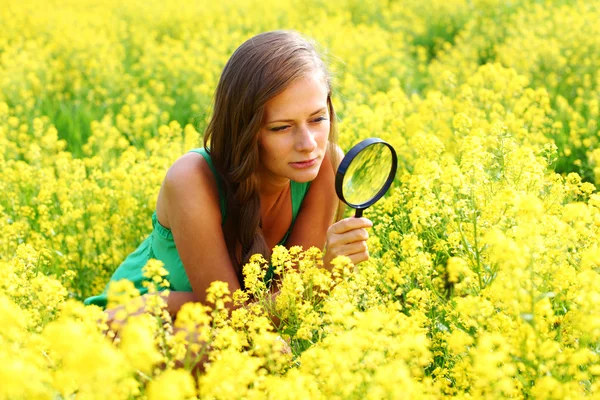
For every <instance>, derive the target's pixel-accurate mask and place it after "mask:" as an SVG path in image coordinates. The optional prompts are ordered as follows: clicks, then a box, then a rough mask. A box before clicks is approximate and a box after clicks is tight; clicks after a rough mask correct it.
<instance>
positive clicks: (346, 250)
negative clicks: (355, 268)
mask: <svg viewBox="0 0 600 400" xmlns="http://www.w3.org/2000/svg"><path fill="white" fill-rule="evenodd" d="M368 249H369V247H368V246H367V242H365V241H364V240H361V241H357V242H352V243H348V244H345V245H343V246H342V247H341V248H340V250H339V254H343V255H348V256H350V255H352V254H357V253H363V252H365V251H367V250H368Z"/></svg>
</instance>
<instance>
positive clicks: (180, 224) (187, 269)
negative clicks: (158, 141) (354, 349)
mask: <svg viewBox="0 0 600 400" xmlns="http://www.w3.org/2000/svg"><path fill="white" fill-rule="evenodd" d="M335 141H336V130H335V112H334V109H333V105H332V103H331V83H330V75H329V74H328V71H327V69H326V67H325V65H324V63H323V61H322V60H321V58H320V57H319V56H318V54H317V53H316V51H315V49H314V48H313V46H312V45H311V44H310V43H309V42H308V41H307V40H305V39H304V38H302V37H301V36H300V35H299V34H297V33H295V32H290V31H273V32H266V33H262V34H259V35H257V36H255V37H253V38H251V39H249V40H247V41H246V42H245V43H243V44H242V45H241V46H240V47H239V48H238V49H237V50H236V51H235V52H234V53H233V55H232V56H231V58H230V59H229V61H228V62H227V64H226V66H225V68H224V70H223V73H222V75H221V78H220V81H219V84H218V86H217V90H216V94H215V107H214V113H213V116H212V119H211V121H210V123H209V124H208V126H207V128H206V132H205V138H204V148H200V149H195V150H192V151H190V152H188V153H187V154H185V155H183V156H182V157H181V158H179V159H178V160H177V161H175V163H174V164H173V165H172V166H171V167H170V168H169V170H168V172H167V174H166V177H165V179H164V182H163V184H162V187H161V189H160V192H159V195H158V199H157V204H156V211H155V213H154V215H153V216H152V223H153V228H154V229H153V231H152V233H151V234H150V236H149V237H148V238H147V239H146V240H145V241H144V242H143V243H142V244H141V245H140V246H139V247H138V249H137V250H136V251H135V252H134V253H132V254H131V255H130V256H129V257H128V258H127V259H126V260H125V261H124V262H123V264H121V266H120V267H119V268H118V269H117V270H116V271H115V273H114V275H113V277H112V278H111V280H119V279H130V280H132V281H133V282H134V284H135V285H136V287H137V288H138V289H139V290H140V292H141V293H142V294H144V293H145V290H146V289H145V288H144V287H143V286H142V282H143V281H144V279H145V278H143V276H142V271H141V270H142V267H143V266H144V265H145V264H146V262H147V261H148V259H150V258H156V259H159V260H161V261H163V262H164V264H165V268H166V269H167V270H168V271H169V276H168V277H167V279H168V280H169V282H170V284H171V288H170V289H171V291H170V292H169V294H168V296H167V297H166V299H167V308H168V311H169V313H170V314H171V315H175V314H176V313H177V311H178V310H179V309H180V308H181V306H182V305H183V304H184V303H186V302H190V301H200V302H204V301H205V297H206V289H207V288H208V287H209V285H210V283H211V282H213V281H216V280H219V281H223V282H227V283H228V284H229V289H230V290H231V291H232V292H233V291H235V290H236V289H239V288H240V287H243V277H242V272H241V271H242V267H243V265H244V264H245V263H246V262H247V261H248V259H249V258H250V256H251V255H252V254H255V253H262V254H263V255H264V256H265V258H266V259H269V257H270V252H271V249H272V248H273V247H274V246H275V245H277V244H283V245H285V246H287V247H290V246H294V245H300V246H302V247H303V248H305V249H307V248H309V247H311V246H316V247H318V248H321V249H323V248H324V249H325V255H324V260H323V261H324V265H325V267H326V268H331V261H332V259H333V258H335V257H336V256H338V255H346V256H348V257H350V259H351V260H352V261H353V262H354V263H355V264H357V263H360V262H361V261H364V260H367V259H368V257H369V255H368V251H367V245H366V239H367V237H368V234H367V231H366V228H368V227H370V226H371V222H370V221H369V220H368V219H366V218H346V219H343V220H341V221H338V222H335V223H333V222H334V219H336V210H338V207H339V209H340V210H342V209H343V208H342V207H341V203H339V200H338V199H337V196H336V193H335V187H334V176H335V174H334V171H335V169H336V168H337V165H338V162H339V161H340V158H341V156H342V155H343V154H340V153H339V149H338V147H337V145H336V142H335ZM332 223H333V224H332ZM148 295H150V294H145V296H148ZM85 303H86V304H97V305H100V306H102V307H104V306H106V290H105V292H104V293H103V294H101V295H99V296H94V297H90V298H88V299H86V300H85ZM228 306H229V307H232V304H229V305H228Z"/></svg>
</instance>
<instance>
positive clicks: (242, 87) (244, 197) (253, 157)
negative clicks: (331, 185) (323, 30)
mask: <svg viewBox="0 0 600 400" xmlns="http://www.w3.org/2000/svg"><path fill="white" fill-rule="evenodd" d="M315 70H320V71H322V72H323V75H324V77H325V79H326V84H327V88H328V93H327V107H328V109H329V116H330V132H329V148H328V151H329V155H330V159H331V160H332V162H333V165H334V168H335V166H337V162H336V159H337V157H336V156H337V152H336V146H337V131H336V123H335V121H336V114H335V111H334V109H333V105H332V102H331V74H330V73H329V71H328V70H327V67H326V66H325V63H324V62H323V60H322V58H321V57H320V56H319V54H318V53H317V51H316V49H315V46H313V44H312V43H311V42H310V41H309V40H308V39H306V38H304V37H303V36H301V35H300V34H299V33H297V32H294V31H283V30H280V31H272V32H265V33H261V34H259V35H257V36H254V37H252V38H251V39H248V40H247V41H246V42H244V43H243V44H242V45H241V46H240V47H238V48H237V50H235V52H234V53H233V55H232V56H231V58H230V59H229V61H228V62H227V64H226V65H225V68H224V69H223V73H222V74H221V78H220V80H219V83H218V86H217V90H216V92H215V105H214V111H213V115H212V118H211V120H210V123H209V124H208V126H207V128H206V131H205V135H204V147H205V148H206V150H207V151H208V152H209V153H210V155H211V158H212V160H213V163H214V165H215V168H216V169H217V171H218V172H219V174H221V178H222V180H223V182H224V186H225V190H226V193H227V194H226V195H227V221H226V225H227V224H229V228H228V229H224V232H225V241H226V243H227V250H228V252H229V256H230V258H231V260H232V262H233V265H234V267H235V269H236V273H237V275H238V278H239V279H240V284H241V285H242V287H243V286H244V281H243V277H242V266H243V265H244V264H245V263H247V262H248V260H249V258H250V256H251V255H252V254H256V253H260V254H262V255H263V256H264V257H265V258H266V259H267V260H268V259H269V258H270V255H271V249H270V248H269V247H268V245H267V242H266V240H265V238H264V235H263V232H262V222H261V217H260V196H259V192H258V188H259V185H258V181H257V177H256V174H255V171H256V170H257V168H258V165H259V151H258V132H259V129H260V127H261V125H262V122H263V117H264V109H265V103H266V102H267V101H268V100H269V99H271V98H273V97H274V96H276V95H277V94H279V93H281V92H282V91H284V90H285V89H286V88H287V87H288V86H289V85H290V84H291V83H292V82H293V81H295V80H296V79H298V78H301V77H304V76H306V75H307V74H309V73H311V72H313V71H315ZM236 241H239V242H240V244H241V246H242V258H241V259H238V257H237V254H236Z"/></svg>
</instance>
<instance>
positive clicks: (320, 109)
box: [267, 107, 327, 124]
mask: <svg viewBox="0 0 600 400" xmlns="http://www.w3.org/2000/svg"><path fill="white" fill-rule="evenodd" d="M326 109H327V107H321V108H319V109H318V110H317V111H315V112H314V113H312V114H310V115H309V116H310V117H312V116H313V115H315V114H318V113H320V112H323V111H325V110H326ZM275 122H294V120H293V119H278V120H276V121H269V122H267V124H274V123H275Z"/></svg>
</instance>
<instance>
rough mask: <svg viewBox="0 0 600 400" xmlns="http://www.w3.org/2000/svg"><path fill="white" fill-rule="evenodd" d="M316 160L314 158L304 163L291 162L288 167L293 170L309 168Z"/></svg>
mask: <svg viewBox="0 0 600 400" xmlns="http://www.w3.org/2000/svg"><path fill="white" fill-rule="evenodd" d="M317 158H318V157H315V158H313V159H310V160H306V161H297V162H293V163H290V165H291V166H292V167H294V168H309V167H312V166H313V165H315V164H316V162H317Z"/></svg>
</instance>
